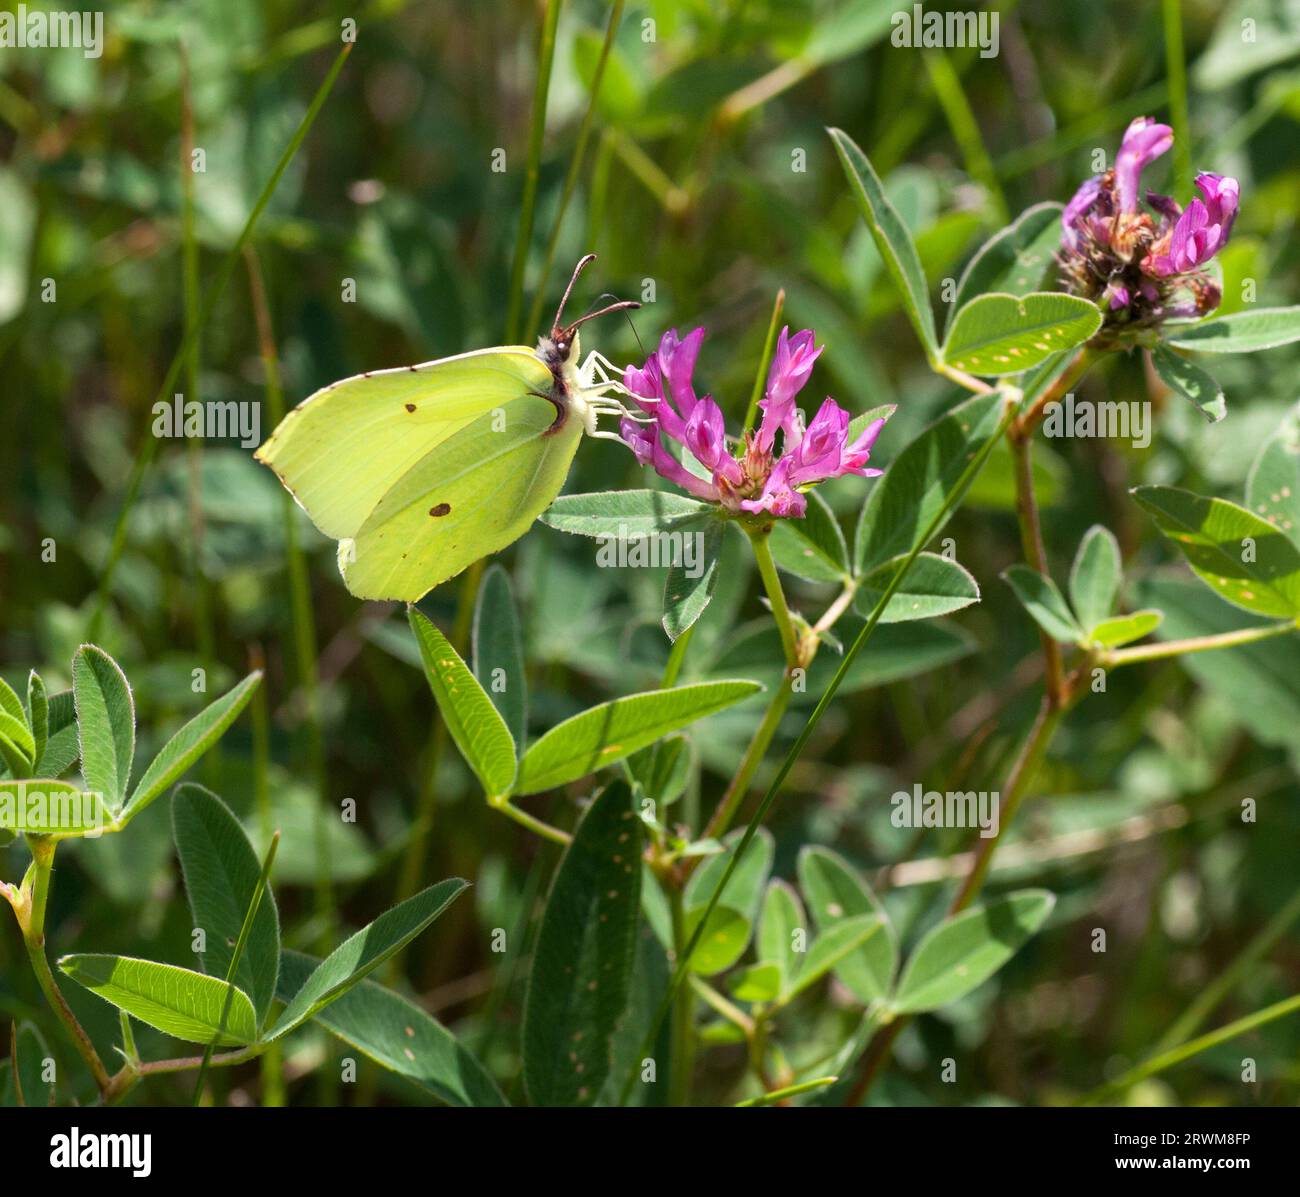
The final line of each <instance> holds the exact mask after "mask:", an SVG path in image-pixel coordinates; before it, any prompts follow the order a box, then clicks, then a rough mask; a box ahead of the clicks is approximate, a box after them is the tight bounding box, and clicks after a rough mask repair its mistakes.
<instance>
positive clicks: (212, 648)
mask: <svg viewBox="0 0 1300 1197" xmlns="http://www.w3.org/2000/svg"><path fill="white" fill-rule="evenodd" d="M180 60H181V138H180V151H181V154H180V157H181V160H180V172H181V279H182V293H183V298H184V304H183V307H184V315H185V339H186V340H187V341H189V342H190V350H189V352H188V353H187V354H186V355H185V396H186V399H187V400H188V401H189V402H192V403H195V402H199V401H200V399H201V396H200V393H199V361H200V358H201V354H202V338H201V332H202V330H201V329H200V328H199V327H198V320H199V308H200V305H201V302H202V301H201V295H200V288H199V242H198V238H197V237H196V236H195V233H194V164H193V152H194V106H193V104H192V103H191V101H190V62H189V55H188V53H187V52H186V48H185V43H184V42H182V43H181V47H180ZM185 452H186V457H187V458H188V465H189V495H188V499H189V517H190V545H189V560H188V565H189V572H190V585H191V587H192V588H193V592H194V626H195V632H196V636H195V638H196V640H197V642H198V643H197V647H198V653H199V664H200V665H201V666H202V668H203V676H204V677H210V676H211V674H212V663H213V660H214V658H215V655H216V633H215V631H214V628H213V618H212V588H211V587H210V586H209V585H208V579H207V575H206V574H205V573H204V572H203V539H204V535H205V527H204V517H203V437H202V435H199V436H188V435H187V436H186V438H185ZM220 752H221V745H220V744H214V745H213V746H212V750H211V751H210V752H209V753H208V754H207V757H206V758H205V759H204V761H203V771H204V775H205V776H206V777H207V780H208V782H209V784H211V785H212V786H214V787H215V786H216V785H217V784H218V783H219V781H220V771H221V756H220Z"/></svg>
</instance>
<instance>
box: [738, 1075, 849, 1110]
mask: <svg viewBox="0 0 1300 1197" xmlns="http://www.w3.org/2000/svg"><path fill="white" fill-rule="evenodd" d="M839 1079H840V1078H839V1077H837V1076H819V1077H815V1078H814V1079H813V1080H810V1081H800V1082H799V1083H798V1084H797V1085H787V1086H786V1087H785V1088H784V1089H773V1090H772V1091H771V1092H770V1093H760V1094H759V1095H758V1096H757V1097H749V1098H746V1099H745V1100H744V1101H738V1102H736V1109H743V1108H745V1107H747V1106H772V1105H777V1104H779V1103H780V1102H783V1101H785V1100H786V1099H787V1098H790V1097H798V1096H799V1095H800V1094H801V1093H811V1092H812V1091H813V1090H814V1089H825V1088H826V1086H827V1085H833V1084H835V1082H836V1081H838V1080H839Z"/></svg>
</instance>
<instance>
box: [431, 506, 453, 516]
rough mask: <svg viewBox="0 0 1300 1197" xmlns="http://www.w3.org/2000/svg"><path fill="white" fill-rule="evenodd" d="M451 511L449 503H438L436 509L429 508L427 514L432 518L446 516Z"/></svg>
mask: <svg viewBox="0 0 1300 1197" xmlns="http://www.w3.org/2000/svg"><path fill="white" fill-rule="evenodd" d="M450 511H451V504H450V503H439V504H438V505H437V506H436V507H430V508H429V514H430V515H432V516H435V517H437V516H440V515H447V514H448V513H449V512H450Z"/></svg>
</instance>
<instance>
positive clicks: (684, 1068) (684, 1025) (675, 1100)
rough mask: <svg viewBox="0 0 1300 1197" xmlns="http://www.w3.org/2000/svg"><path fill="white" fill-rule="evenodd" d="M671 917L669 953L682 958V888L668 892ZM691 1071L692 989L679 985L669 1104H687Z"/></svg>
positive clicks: (685, 937)
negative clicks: (671, 948) (671, 947)
mask: <svg viewBox="0 0 1300 1197" xmlns="http://www.w3.org/2000/svg"><path fill="white" fill-rule="evenodd" d="M669 901H670V903H671V907H672V916H673V955H674V957H675V958H676V959H677V960H679V961H680V960H681V959H682V958H683V956H682V954H683V953H684V952H685V951H686V946H687V942H688V940H689V936H688V934H687V931H686V902H685V898H684V887H681V886H679V887H677V888H675V889H674V890H673V891H672V892H671V893H670V895H669ZM694 1070H695V991H694V990H693V989H692V988H691V987H690V986H689V985H680V986H678V988H677V992H676V993H675V994H674V995H673V1022H672V1075H671V1077H670V1081H669V1088H668V1104H669V1105H670V1106H689V1105H690V1104H691V1075H692V1073H693V1072H694Z"/></svg>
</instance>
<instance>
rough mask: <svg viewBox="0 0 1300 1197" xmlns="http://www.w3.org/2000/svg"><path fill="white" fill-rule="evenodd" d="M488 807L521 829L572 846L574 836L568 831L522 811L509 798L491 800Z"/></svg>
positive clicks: (553, 841)
mask: <svg viewBox="0 0 1300 1197" xmlns="http://www.w3.org/2000/svg"><path fill="white" fill-rule="evenodd" d="M488 805H489V806H490V807H491V808H492V809H493V810H496V811H500V812H501V813H502V814H503V815H505V816H506V818H508V819H513V820H514V821H515V822H516V823H518V824H519V826H520V827H527V828H528V830H529V831H532V832H535V833H536V834H537V835H540V836H541V837H542V838H543V839H546V840H550V841H551V842H552V843H555V844H571V843H572V842H573V836H571V835H570V834H569V833H568V832H567V831H561V830H560V828H558V827H552V826H551V824H549V823H545V822H543V821H542V820H541V819H538V818H536V817H535V816H533V815H530V814H529V813H528V812H527V811H526V810H520V809H519V807H517V806H515V805H514V804H513V803H512V802H511V801H510V799H509V798H489V799H488Z"/></svg>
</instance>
